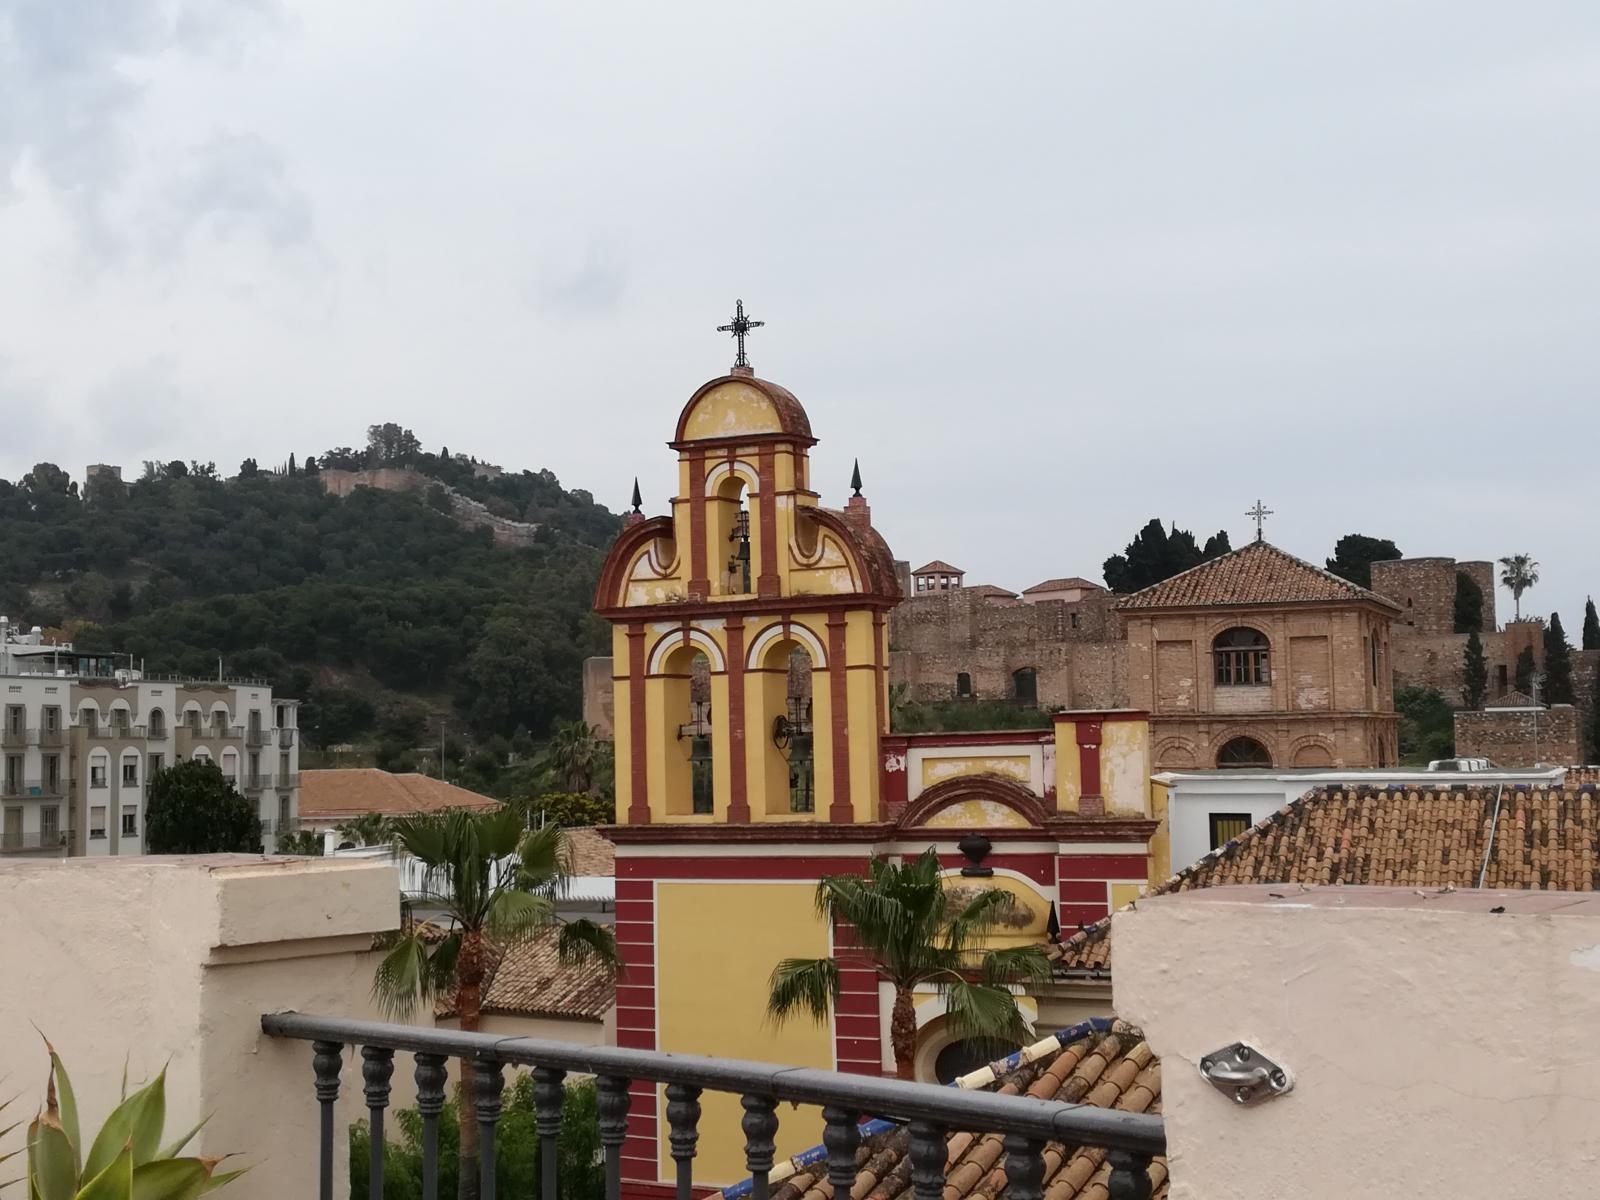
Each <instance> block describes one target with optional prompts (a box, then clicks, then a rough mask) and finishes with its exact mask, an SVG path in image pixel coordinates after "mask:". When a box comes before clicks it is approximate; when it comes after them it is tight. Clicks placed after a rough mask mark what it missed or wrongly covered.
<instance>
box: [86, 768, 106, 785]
mask: <svg viewBox="0 0 1600 1200" xmlns="http://www.w3.org/2000/svg"><path fill="white" fill-rule="evenodd" d="M89 786H90V787H92V788H103V787H105V786H106V764H105V763H103V762H95V763H90V764H89Z"/></svg>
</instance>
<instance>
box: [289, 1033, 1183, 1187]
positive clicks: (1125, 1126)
mask: <svg viewBox="0 0 1600 1200" xmlns="http://www.w3.org/2000/svg"><path fill="white" fill-rule="evenodd" d="M261 1028H262V1030H263V1031H265V1032H266V1033H267V1034H269V1035H270V1036H272V1037H283V1038H299V1039H301V1040H304V1041H309V1042H310V1043H311V1046H312V1055H311V1065H312V1072H313V1079H314V1088H315V1094H316V1098H317V1101H318V1103H320V1104H321V1106H322V1112H321V1118H322V1142H321V1147H320V1157H319V1160H318V1161H319V1170H320V1176H321V1178H320V1193H319V1194H320V1196H321V1198H322V1200H332V1198H333V1195H334V1180H333V1151H334V1138H335V1137H336V1136H337V1135H338V1133H339V1131H338V1130H336V1129H335V1127H334V1103H335V1101H337V1100H338V1098H339V1074H340V1069H341V1067H342V1065H343V1053H344V1050H345V1049H346V1048H347V1047H356V1046H359V1047H360V1048H361V1060H362V1066H361V1076H362V1082H363V1085H364V1088H363V1098H364V1099H365V1101H366V1105H367V1111H368V1113H369V1115H370V1120H371V1126H372V1137H371V1146H372V1150H371V1154H372V1159H371V1182H370V1187H371V1196H372V1198H373V1200H381V1197H382V1195H383V1137H384V1135H383V1119H384V1112H385V1110H386V1109H387V1108H388V1106H389V1084H390V1080H391V1078H392V1077H393V1075H394V1052H395V1051H396V1050H404V1051H409V1052H411V1053H413V1054H414V1055H415V1056H416V1063H417V1067H416V1081H417V1111H418V1113H419V1114H420V1116H421V1118H422V1174H423V1177H422V1196H423V1200H438V1190H439V1163H438V1153H439V1113H440V1111H441V1110H442V1109H443V1107H444V1100H445V1083H446V1079H447V1075H448V1069H447V1065H446V1064H447V1060H449V1059H452V1058H457V1059H467V1060H469V1061H471V1062H472V1064H473V1097H472V1099H473V1105H474V1111H475V1113H476V1116H477V1121H478V1138H479V1162H478V1168H479V1181H480V1182H479V1195H480V1198H481V1200H495V1132H496V1126H497V1124H498V1122H499V1120H500V1108H501V1096H502V1093H503V1090H504V1086H505V1078H504V1070H505V1068H506V1067H507V1066H508V1065H510V1066H522V1067H531V1068H532V1069H533V1080H534V1124H535V1129H536V1132H537V1134H538V1138H539V1171H540V1183H539V1194H540V1196H541V1198H542V1200H559V1197H560V1194H561V1193H560V1186H561V1184H560V1180H559V1179H558V1178H557V1171H556V1138H557V1135H558V1134H559V1133H560V1131H561V1101H562V1095H563V1086H564V1081H565V1079H566V1076H567V1073H568V1072H572V1073H575V1074H579V1075H585V1076H593V1077H594V1079H595V1086H596V1089H597V1092H598V1103H597V1109H598V1114H599V1126H600V1130H599V1132H600V1145H601V1148H602V1149H603V1151H604V1157H605V1171H606V1198H607V1200H619V1197H620V1196H621V1192H622V1145H623V1143H624V1142H625V1141H626V1140H627V1134H628V1087H629V1084H630V1083H632V1082H634V1081H635V1080H648V1081H649V1082H651V1083H664V1084H666V1085H667V1112H666V1115H667V1124H668V1128H669V1131H670V1133H669V1138H668V1141H669V1144H670V1146H671V1151H672V1158H673V1161H674V1162H675V1163H676V1164H677V1195H678V1200H690V1197H692V1195H693V1192H694V1188H695V1186H696V1185H695V1183H694V1159H695V1148H696V1145H697V1142H698V1138H699V1121H700V1095H701V1093H702V1092H704V1091H714V1092H728V1093H731V1094H733V1095H736V1096H738V1097H739V1098H740V1103H741V1105H742V1107H743V1108H744V1119H743V1120H742V1121H741V1123H740V1128H741V1129H742V1131H743V1133H744V1136H745V1166H746V1169H747V1170H748V1171H749V1172H750V1176H751V1180H752V1183H753V1186H752V1188H751V1191H750V1196H751V1200H767V1197H768V1195H769V1191H770V1189H769V1184H768V1173H769V1172H770V1171H771V1170H772V1168H773V1161H774V1157H775V1155H776V1146H775V1144H774V1139H775V1138H776V1136H777V1132H778V1111H777V1110H778V1105H779V1104H780V1103H785V1102H792V1103H797V1104H812V1105H821V1106H822V1117H823V1122H824V1134H823V1138H824V1143H825V1145H826V1147H827V1156H828V1182H829V1184H830V1186H831V1189H832V1192H833V1196H834V1200H849V1197H850V1190H851V1188H852V1187H853V1186H854V1185H855V1181H856V1169H857V1168H856V1150H857V1149H858V1148H859V1146H860V1143H861V1133H860V1122H861V1120H862V1119H863V1118H864V1117H870V1116H876V1117H887V1118H890V1119H894V1120H897V1121H904V1122H907V1123H909V1125H910V1133H911V1162H912V1166H913V1168H914V1169H913V1171H912V1190H913V1194H914V1196H915V1197H916V1200H940V1197H941V1196H942V1192H943V1187H944V1173H945V1164H946V1153H947V1151H946V1138H947V1136H948V1134H949V1133H951V1132H953V1131H968V1132H977V1133H998V1134H1001V1135H1003V1137H1004V1139H1005V1148H1006V1165H1005V1172H1006V1180H1007V1185H1008V1186H1007V1195H1008V1197H1009V1198H1010V1200H1040V1197H1041V1195H1042V1192H1043V1177H1044V1168H1045V1160H1044V1149H1045V1146H1046V1144H1048V1143H1050V1142H1058V1143H1064V1144H1066V1145H1069V1146H1100V1147H1104V1148H1105V1149H1106V1152H1107V1153H1106V1156H1107V1159H1108V1161H1109V1162H1110V1163H1111V1166H1112V1171H1111V1179H1110V1195H1111V1197H1112V1200H1148V1198H1149V1196H1150V1193H1151V1183H1150V1174H1149V1169H1150V1162H1151V1160H1152V1159H1153V1158H1155V1157H1156V1156H1157V1155H1160V1154H1163V1153H1165V1150H1166V1131H1165V1127H1164V1126H1163V1124H1162V1121H1161V1118H1160V1117H1157V1116H1148V1115H1145V1114H1142V1113H1125V1112H1114V1111H1111V1110H1109V1109H1104V1108H1097V1107H1095V1106H1093V1105H1087V1104H1067V1103H1063V1102H1061V1101H1057V1100H1034V1099H1030V1098H1026V1097H1022V1096H1002V1095H998V1094H996V1093H993V1092H974V1091H963V1090H961V1089H958V1088H943V1087H937V1086H935V1085H933V1084H926V1083H902V1082H900V1081H898V1080H894V1079H879V1078H874V1077H872V1076H866V1075H844V1074H840V1073H839V1072H836V1071H820V1070H813V1069H810V1068H804V1067H783V1066H775V1065H773V1064H771V1063H757V1062H741V1061H737V1060H734V1059H725V1058H699V1057H695V1056H691V1055H682V1054H661V1053H657V1052H654V1051H649V1050H628V1049H621V1048H615V1047H605V1046H579V1045H574V1044H571V1043H567V1042H551V1041H542V1040H537V1039H534V1038H503V1037H495V1036H493V1035H492V1034H484V1033H460V1032H457V1031H455V1030H445V1029H423V1028H419V1027H414V1026H409V1025H385V1024H380V1023H378V1022H374V1021H354V1020H349V1021H347V1020H341V1019H337V1018H328V1017H314V1016H307V1015H304V1014H301V1013H268V1014H266V1015H264V1016H262V1018H261ZM649 1182H654V1181H653V1180H652V1181H649Z"/></svg>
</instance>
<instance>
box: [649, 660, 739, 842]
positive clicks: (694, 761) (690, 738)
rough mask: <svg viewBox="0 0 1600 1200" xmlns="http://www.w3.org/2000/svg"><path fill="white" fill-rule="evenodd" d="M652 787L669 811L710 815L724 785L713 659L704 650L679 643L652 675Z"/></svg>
mask: <svg viewBox="0 0 1600 1200" xmlns="http://www.w3.org/2000/svg"><path fill="white" fill-rule="evenodd" d="M650 684H651V687H650V688H649V689H648V691H647V696H648V697H649V709H650V722H651V730H652V733H651V737H652V739H653V740H654V739H660V740H659V741H656V742H655V745H656V746H657V747H658V748H657V749H655V750H653V751H652V752H651V779H650V787H651V789H652V792H654V791H656V789H659V796H660V800H661V803H662V805H663V807H664V808H665V809H666V813H667V815H668V816H692V815H696V814H699V815H702V816H705V815H710V814H711V813H713V812H715V811H716V809H717V803H718V795H719V792H720V790H721V788H720V786H719V783H718V780H717V767H718V764H717V758H716V753H715V749H714V742H715V740H716V738H717V737H718V731H717V730H716V728H715V726H716V721H715V717H714V714H715V712H716V711H717V709H716V705H715V704H714V703H713V698H712V690H713V687H712V685H713V677H712V664H711V661H710V659H709V658H708V656H707V654H706V651H705V650H703V649H702V648H701V647H699V646H697V645H695V644H693V643H688V644H679V645H676V646H674V647H673V649H672V650H671V652H670V653H668V654H666V655H665V656H664V657H663V658H662V660H661V663H660V665H659V666H658V667H655V668H654V674H653V676H652V678H651V680H650Z"/></svg>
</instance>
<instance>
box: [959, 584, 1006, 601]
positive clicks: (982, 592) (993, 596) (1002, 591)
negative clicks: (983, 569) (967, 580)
mask: <svg viewBox="0 0 1600 1200" xmlns="http://www.w3.org/2000/svg"><path fill="white" fill-rule="evenodd" d="M961 590H962V591H964V592H972V593H973V594H974V595H977V596H982V597H983V598H984V599H985V600H1015V599H1016V598H1017V594H1016V593H1015V592H1013V591H1008V590H1007V589H1006V588H1003V587H997V586H996V585H994V584H992V583H980V584H977V585H976V586H974V587H965V588H962V589H961Z"/></svg>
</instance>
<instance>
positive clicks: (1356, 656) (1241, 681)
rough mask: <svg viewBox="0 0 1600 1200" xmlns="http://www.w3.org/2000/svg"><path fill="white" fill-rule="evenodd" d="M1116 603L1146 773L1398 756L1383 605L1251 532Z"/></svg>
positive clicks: (1357, 762)
mask: <svg viewBox="0 0 1600 1200" xmlns="http://www.w3.org/2000/svg"><path fill="white" fill-rule="evenodd" d="M1118 610H1119V611H1120V612H1121V614H1122V618H1123V621H1124V622H1125V624H1126V627H1127V639H1128V690H1129V701H1130V703H1131V704H1132V705H1133V706H1134V707H1135V708H1139V709H1144V710H1146V711H1148V712H1149V713H1150V723H1151V738H1152V741H1153V743H1154V749H1153V757H1154V759H1155V765H1156V768H1157V769H1158V770H1176V769H1182V768H1185V767H1211V766H1217V767H1273V766H1277V767H1382V766H1389V765H1392V764H1393V763H1395V762H1397V761H1398V759H1399V754H1398V750H1397V748H1396V744H1395V736H1396V728H1395V726H1396V718H1395V714H1394V688H1393V678H1392V674H1391V668H1390V659H1389V636H1390V635H1389V629H1390V622H1391V621H1392V620H1393V619H1394V617H1395V616H1396V614H1397V613H1398V611H1399V610H1398V608H1397V607H1396V606H1395V605H1394V604H1393V602H1392V601H1389V600H1386V599H1384V598H1383V597H1381V596H1378V595H1375V594H1373V593H1372V592H1369V591H1367V590H1366V589H1364V588H1359V587H1357V586H1356V585H1355V584H1353V583H1349V582H1347V581H1346V580H1344V579H1340V578H1339V577H1338V576H1336V575H1332V574H1330V573H1329V572H1327V571H1323V570H1321V569H1319V568H1317V567H1313V566H1312V565H1311V564H1310V563H1306V562H1302V561H1301V560H1300V559H1298V558H1295V557H1294V556H1293V555H1291V554H1287V553H1285V552H1284V551H1282V550H1279V549H1278V548H1277V547H1276V546H1272V545H1270V544H1268V543H1266V542H1253V543H1251V544H1250V545H1247V546H1245V547H1243V548H1242V549H1239V550H1235V551H1233V552H1231V553H1229V554H1224V555H1222V556H1221V557H1220V558H1215V559H1212V560H1211V561H1210V562H1206V563H1202V564H1201V565H1200V566H1198V567H1195V568H1193V569H1192V570H1188V571H1185V572H1183V573H1182V574H1179V575H1174V576H1173V577H1172V578H1171V579H1167V580H1164V581H1163V582H1161V583H1158V584H1156V585H1154V586H1153V587H1149V588H1146V589H1144V590H1143V591H1141V592H1136V593H1134V594H1133V595H1131V596H1128V597H1127V598H1126V599H1124V600H1122V601H1121V603H1120V604H1119V605H1118Z"/></svg>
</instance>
